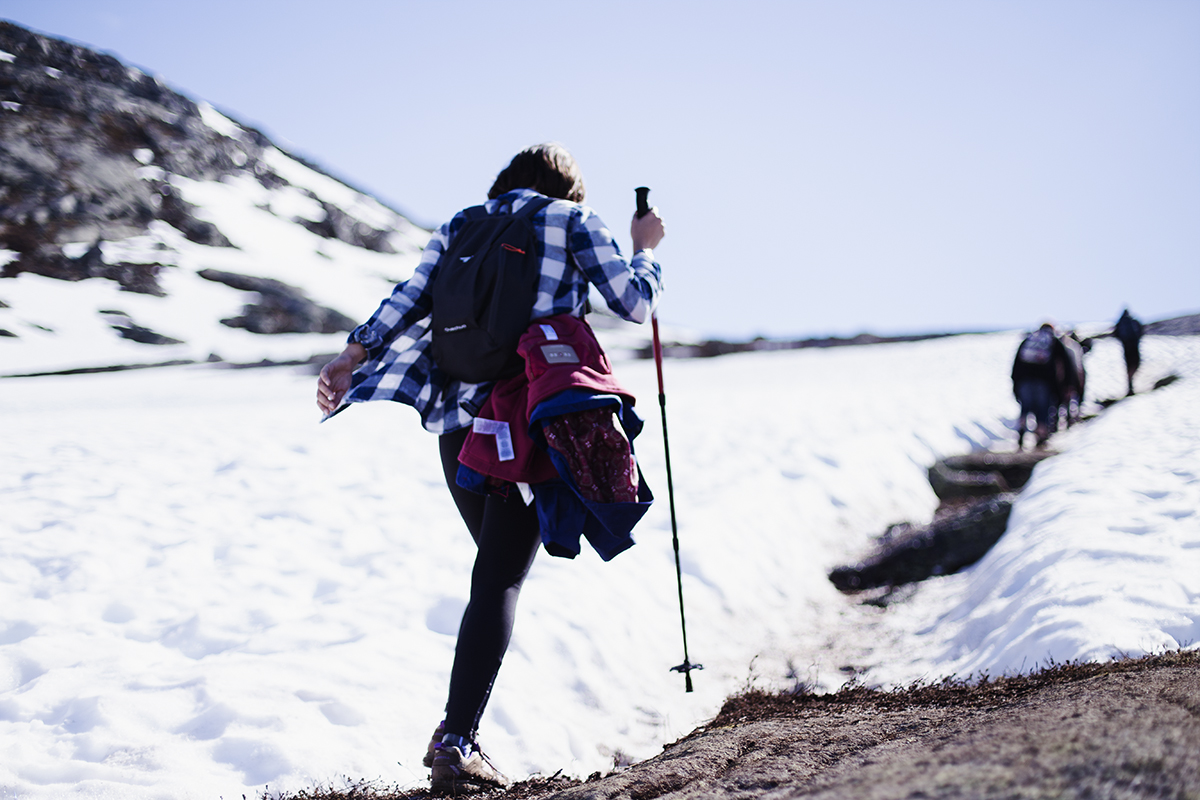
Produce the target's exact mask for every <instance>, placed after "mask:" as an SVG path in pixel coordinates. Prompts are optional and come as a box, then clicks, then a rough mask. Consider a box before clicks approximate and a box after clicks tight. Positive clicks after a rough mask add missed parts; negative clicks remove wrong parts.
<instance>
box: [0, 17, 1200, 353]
mask: <svg viewBox="0 0 1200 800" xmlns="http://www.w3.org/2000/svg"><path fill="white" fill-rule="evenodd" d="M0 17H2V18H5V19H9V20H12V21H14V22H17V23H19V24H22V25H25V26H27V27H31V28H34V29H36V30H39V31H41V32H44V33H49V34H53V35H56V36H60V37H63V38H69V39H73V40H76V41H79V42H82V43H84V44H87V45H90V46H93V47H95V48H97V49H99V50H103V51H107V52H110V53H113V54H114V55H116V56H117V57H119V58H121V59H122V60H123V61H126V62H128V63H132V64H135V65H138V66H140V67H142V68H144V69H146V70H147V71H149V72H152V73H154V74H157V75H160V76H161V77H162V78H163V79H164V80H166V81H167V83H169V84H170V85H172V86H173V87H174V88H176V89H178V90H180V91H182V92H184V93H185V94H188V95H190V96H192V97H193V98H196V99H203V100H208V101H209V102H211V103H212V104H213V105H215V106H217V107H218V108H220V109H222V110H225V111H226V112H227V113H229V114H230V115H231V116H233V117H235V118H236V119H238V120H239V121H241V122H243V123H246V124H251V125H255V126H257V127H260V128H261V129H263V130H264V132H266V133H267V134H268V135H270V136H271V137H272V138H275V139H277V140H279V141H281V142H282V143H284V144H285V145H288V146H290V147H291V148H293V149H295V150H296V151H298V152H300V153H302V154H304V155H306V156H308V157H309V158H311V159H313V160H315V161H317V162H318V163H320V164H322V165H324V166H325V167H326V168H327V169H329V170H330V171H331V172H333V173H334V174H336V175H339V176H341V177H343V178H345V179H347V180H348V181H349V182H351V183H353V184H355V185H357V186H360V187H361V188H364V189H367V190H370V191H372V192H373V193H375V194H377V195H379V196H380V197H381V198H383V199H384V200H386V201H388V202H390V203H392V204H394V205H396V206H398V207H399V208H400V209H401V210H403V211H405V212H408V213H410V214H411V215H412V216H413V217H414V218H415V219H417V220H418V221H421V222H425V223H429V224H434V223H439V222H441V221H443V220H444V219H445V218H447V217H448V216H449V215H451V214H453V213H454V212H455V211H456V210H458V209H459V208H461V207H462V206H465V205H469V204H473V203H475V202H478V201H479V200H480V199H481V198H482V196H483V195H484V193H485V192H486V190H487V188H488V186H489V185H490V184H491V181H492V179H493V178H494V176H495V174H496V172H497V171H499V169H500V168H502V167H503V166H504V165H505V163H507V161H508V159H509V158H510V157H511V156H512V154H513V153H515V152H516V151H517V150H519V149H520V148H522V147H524V146H526V145H529V144H533V143H536V142H540V141H547V140H556V141H560V142H563V143H564V144H566V145H567V146H568V147H569V148H570V149H571V150H572V152H573V153H574V154H575V155H576V157H577V158H578V160H579V162H580V164H581V166H582V168H583V172H584V176H585V179H586V182H587V187H588V203H589V205H592V206H593V207H594V208H595V209H596V210H597V211H598V212H599V213H600V215H601V216H602V217H603V218H604V219H605V220H606V221H607V222H608V223H609V225H610V226H611V227H612V228H613V229H614V230H616V231H617V232H618V234H619V236H620V238H621V241H622V242H623V243H627V242H628V218H629V216H630V214H631V213H632V211H633V188H634V187H635V186H638V185H641V184H646V185H649V186H650V187H651V188H652V189H653V192H652V194H651V200H652V201H653V202H654V203H655V204H657V205H658V206H659V207H660V208H661V209H662V214H663V216H664V218H665V219H666V221H667V226H668V237H667V239H666V240H665V241H664V243H663V246H662V247H661V248H660V250H659V258H660V261H661V262H662V263H663V266H664V270H665V274H666V281H667V291H668V294H667V295H666V296H665V297H664V300H663V303H662V306H661V308H660V312H659V316H660V319H661V320H662V321H663V322H664V323H672V324H676V325H683V326H687V327H691V328H695V329H698V330H700V331H702V332H707V333H711V334H721V335H726V336H738V337H740V336H749V335H754V334H764V335H768V336H795V335H823V334H853V333H857V332H860V331H863V330H868V331H872V332H875V333H881V334H887V333H902V332H921V331H938V330H969V329H997V328H1020V327H1025V326H1030V325H1035V324H1037V323H1038V322H1040V321H1041V320H1042V319H1044V318H1053V319H1056V320H1058V321H1061V322H1072V321H1085V320H1105V319H1115V318H1116V316H1117V315H1118V314H1119V312H1120V310H1121V308H1122V307H1123V306H1124V305H1126V304H1128V305H1130V306H1131V307H1132V309H1133V311H1134V312H1135V314H1138V315H1139V316H1142V317H1143V318H1146V319H1153V318H1157V317H1162V316H1169V315H1172V314H1175V313H1181V312H1187V311H1196V310H1200V2H1197V1H1196V0H1188V1H1187V2H1183V1H1182V0H1119V1H1118V0H1110V1H1106V0H1030V1H1022V0H1013V1H1011V2H1000V1H999V0H988V1H986V2H985V1H981V0H954V1H953V2H934V1H931V0H913V1H912V2H907V1H905V0H880V1H877V2H874V1H869V0H813V1H812V2H803V1H798V2H761V1H759V0H741V1H740V2H737V3H732V2H730V3H712V2H697V1H695V0H693V1H692V2H655V1H654V0H642V2H603V0H600V1H598V2H588V3H583V2H534V1H533V0H528V1H525V0H509V1H508V2H502V3H501V2H482V1H481V2H453V1H452V0H442V1H441V2H365V1H361V0H346V1H345V2H341V3H329V2H320V3H318V2H308V0H303V1H298V0H292V1H291V2H276V1H275V0H250V1H247V0H243V2H236V3H235V2H229V0H207V1H206V2H204V3H195V2H178V3H175V2H170V3H167V2H162V0H29V1H23V0H15V1H14V0H0Z"/></svg>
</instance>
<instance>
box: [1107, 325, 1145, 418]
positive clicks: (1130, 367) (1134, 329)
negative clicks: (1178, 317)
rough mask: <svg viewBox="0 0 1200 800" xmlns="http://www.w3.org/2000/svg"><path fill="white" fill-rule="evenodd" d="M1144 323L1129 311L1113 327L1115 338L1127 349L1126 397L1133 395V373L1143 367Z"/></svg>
mask: <svg viewBox="0 0 1200 800" xmlns="http://www.w3.org/2000/svg"><path fill="white" fill-rule="evenodd" d="M1142 331H1143V328H1142V323H1141V322H1139V321H1138V320H1137V319H1135V318H1134V317H1133V315H1131V314H1130V313H1129V309H1128V308H1127V309H1125V310H1124V311H1122V312H1121V318H1120V319H1118V320H1117V324H1116V326H1114V327H1113V336H1115V337H1116V338H1117V341H1119V342H1120V343H1121V347H1123V348H1124V349H1125V373H1126V375H1127V377H1128V379H1129V390H1128V392H1127V393H1126V395H1125V396H1126V397H1129V396H1130V395H1132V394H1133V373H1135V372H1137V371H1138V367H1140V366H1141V365H1142V354H1141V351H1140V347H1139V345H1140V344H1141V341H1142Z"/></svg>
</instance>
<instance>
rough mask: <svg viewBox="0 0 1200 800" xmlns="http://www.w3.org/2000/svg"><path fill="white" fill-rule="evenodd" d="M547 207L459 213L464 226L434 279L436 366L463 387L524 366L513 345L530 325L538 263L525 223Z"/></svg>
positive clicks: (541, 201)
mask: <svg viewBox="0 0 1200 800" xmlns="http://www.w3.org/2000/svg"><path fill="white" fill-rule="evenodd" d="M551 202H553V201H552V200H551V198H548V197H539V198H534V199H531V200H529V201H527V202H526V203H525V205H524V206H522V208H521V210H520V211H519V212H517V213H515V214H514V213H512V212H511V208H510V209H509V210H508V211H505V210H503V209H502V210H501V211H500V212H499V213H496V214H489V213H487V209H486V208H485V207H484V206H473V207H471V208H468V209H466V210H464V211H463V215H464V216H465V217H466V221H465V222H464V223H463V225H462V227H461V228H459V229H458V231H457V232H456V233H455V234H454V238H453V239H452V240H451V241H450V244H449V246H448V247H447V248H446V251H445V252H444V253H442V257H441V259H440V260H439V261H438V264H437V269H436V270H435V271H434V275H433V278H432V281H431V284H432V285H431V294H432V296H433V321H432V328H433V361H434V363H435V364H437V366H438V368H439V369H440V370H442V372H445V373H446V374H447V375H449V376H450V377H452V378H455V379H457V380H460V381H466V382H467V383H482V382H483V381H493V380H500V379H502V378H511V377H513V376H514V375H516V374H518V373H519V372H521V371H522V370H523V369H524V368H525V362H524V359H522V358H521V356H520V354H519V353H517V342H518V340H519V339H520V338H521V334H523V333H525V330H526V329H527V328H528V327H529V322H530V316H531V314H532V311H533V304H534V301H535V300H536V299H537V291H538V280H539V278H540V277H541V263H540V259H539V258H538V255H537V244H538V240H537V234H536V232H535V231H534V228H533V224H532V223H531V222H530V218H531V217H532V216H533V215H534V214H536V213H537V212H538V211H541V210H542V209H543V208H545V207H546V206H547V205H549V204H550V203H551Z"/></svg>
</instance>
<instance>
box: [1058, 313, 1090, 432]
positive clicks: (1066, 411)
mask: <svg viewBox="0 0 1200 800" xmlns="http://www.w3.org/2000/svg"><path fill="white" fill-rule="evenodd" d="M1058 338H1059V341H1060V342H1062V344H1063V348H1064V349H1065V350H1066V353H1067V368H1066V370H1065V372H1064V375H1063V381H1062V385H1061V386H1060V387H1059V397H1060V398H1061V402H1062V408H1063V415H1064V416H1065V417H1066V419H1067V426H1068V427H1069V426H1071V425H1074V424H1075V423H1076V422H1078V421H1079V415H1080V411H1079V408H1080V406H1081V405H1082V404H1083V392H1084V387H1085V386H1086V385H1087V370H1086V369H1085V368H1084V365H1083V354H1084V353H1085V352H1087V351H1088V349H1090V347H1091V340H1087V343H1086V344H1085V343H1084V342H1081V341H1080V340H1079V337H1078V336H1077V335H1076V334H1075V331H1067V332H1066V333H1064V334H1063V335H1062V336H1060V337H1058Z"/></svg>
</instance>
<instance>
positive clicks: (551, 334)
mask: <svg viewBox="0 0 1200 800" xmlns="http://www.w3.org/2000/svg"><path fill="white" fill-rule="evenodd" d="M538 327H539V328H541V329H542V335H543V336H545V337H546V339H548V340H549V341H551V342H557V341H558V333H556V332H555V330H554V326H553V325H538Z"/></svg>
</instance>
